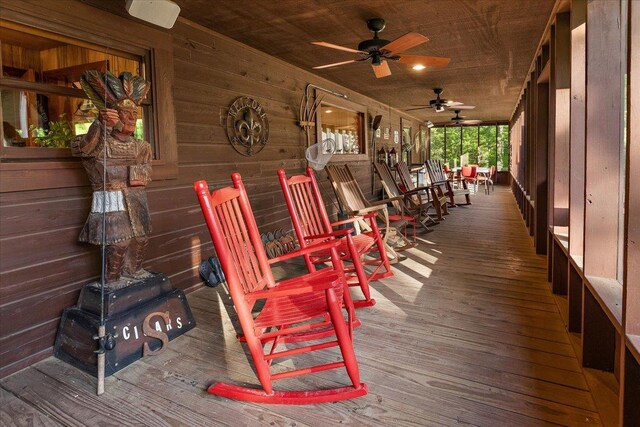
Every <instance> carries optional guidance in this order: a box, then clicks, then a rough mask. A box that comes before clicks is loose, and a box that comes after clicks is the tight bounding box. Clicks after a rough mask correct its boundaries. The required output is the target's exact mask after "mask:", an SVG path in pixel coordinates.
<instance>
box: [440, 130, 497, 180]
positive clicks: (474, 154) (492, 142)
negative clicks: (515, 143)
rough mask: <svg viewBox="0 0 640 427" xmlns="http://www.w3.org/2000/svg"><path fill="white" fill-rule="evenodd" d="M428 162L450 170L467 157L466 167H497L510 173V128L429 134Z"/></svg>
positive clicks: (447, 131)
mask: <svg viewBox="0 0 640 427" xmlns="http://www.w3.org/2000/svg"><path fill="white" fill-rule="evenodd" d="M429 131H430V139H431V143H430V158H431V159H435V160H441V161H443V162H444V163H447V164H449V166H451V167H456V166H460V161H461V160H460V157H461V156H468V160H467V161H466V162H468V163H469V164H476V165H478V166H481V167H489V166H496V168H497V170H499V171H506V170H509V126H508V125H506V124H490V125H479V126H444V127H433V128H431V129H430V130H429Z"/></svg>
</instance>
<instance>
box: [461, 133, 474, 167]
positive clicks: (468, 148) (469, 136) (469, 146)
mask: <svg viewBox="0 0 640 427" xmlns="http://www.w3.org/2000/svg"><path fill="white" fill-rule="evenodd" d="M462 154H468V155H469V164H470V165H475V164H478V126H463V127H462Z"/></svg>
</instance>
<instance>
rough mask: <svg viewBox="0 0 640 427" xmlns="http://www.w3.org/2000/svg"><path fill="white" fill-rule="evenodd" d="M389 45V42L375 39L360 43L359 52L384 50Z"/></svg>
mask: <svg viewBox="0 0 640 427" xmlns="http://www.w3.org/2000/svg"><path fill="white" fill-rule="evenodd" d="M387 44H389V40H384V39H376V38H373V39H369V40H365V41H362V42H360V43H359V44H358V50H361V51H363V52H369V53H371V52H375V51H378V50H380V49H382V48H383V47H384V46H385V45H387Z"/></svg>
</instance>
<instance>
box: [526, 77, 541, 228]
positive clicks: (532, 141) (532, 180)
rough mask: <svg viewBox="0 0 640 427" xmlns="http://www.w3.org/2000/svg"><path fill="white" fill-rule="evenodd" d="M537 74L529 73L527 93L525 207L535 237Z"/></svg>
mask: <svg viewBox="0 0 640 427" xmlns="http://www.w3.org/2000/svg"><path fill="white" fill-rule="evenodd" d="M538 72H539V70H538V69H537V68H534V70H533V71H532V72H531V75H530V79H531V82H530V89H531V92H530V93H529V98H530V101H529V111H530V115H529V117H530V122H529V123H530V124H531V125H530V126H529V137H528V144H527V154H528V165H527V166H528V175H529V188H528V190H527V191H528V193H529V204H528V206H527V209H528V226H529V235H530V236H534V235H535V205H536V203H537V199H536V144H537V141H536V122H537V115H536V108H537V107H536V104H537V102H538Z"/></svg>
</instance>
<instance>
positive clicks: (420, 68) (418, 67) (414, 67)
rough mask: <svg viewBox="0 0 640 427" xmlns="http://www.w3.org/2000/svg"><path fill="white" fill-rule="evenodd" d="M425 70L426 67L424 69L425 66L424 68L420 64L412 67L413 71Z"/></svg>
mask: <svg viewBox="0 0 640 427" xmlns="http://www.w3.org/2000/svg"><path fill="white" fill-rule="evenodd" d="M425 68H427V67H425V66H424V65H422V64H416V65H414V66H413V69H414V70H418V71H420V70H424V69H425Z"/></svg>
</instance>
